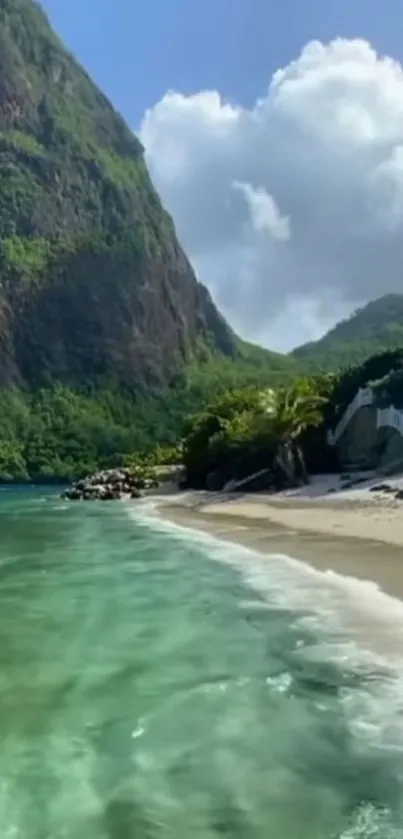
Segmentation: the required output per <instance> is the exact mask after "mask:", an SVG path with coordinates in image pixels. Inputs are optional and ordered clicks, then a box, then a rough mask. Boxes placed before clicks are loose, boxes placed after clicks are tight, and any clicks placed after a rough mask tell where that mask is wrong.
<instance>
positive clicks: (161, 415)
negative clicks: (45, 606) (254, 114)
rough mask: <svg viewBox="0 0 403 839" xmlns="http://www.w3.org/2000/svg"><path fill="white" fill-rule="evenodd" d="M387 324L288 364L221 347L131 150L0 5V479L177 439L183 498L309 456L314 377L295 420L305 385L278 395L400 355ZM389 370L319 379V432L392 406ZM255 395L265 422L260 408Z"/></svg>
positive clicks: (138, 151)
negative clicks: (186, 484)
mask: <svg viewBox="0 0 403 839" xmlns="http://www.w3.org/2000/svg"><path fill="white" fill-rule="evenodd" d="M401 323H403V298H402V297H399V296H389V297H387V298H383V299H382V300H381V301H377V302H376V303H374V304H371V305H369V306H368V307H366V308H365V309H363V310H361V312H359V313H357V315H356V316H355V317H354V318H353V319H351V320H349V321H347V322H345V323H343V324H340V325H339V326H338V327H336V329H335V330H332V332H331V333H329V335H328V336H326V337H325V338H324V339H322V341H319V342H317V343H316V344H313V345H308V346H306V347H303V348H300V350H298V351H296V352H295V353H293V354H290V355H281V354H279V353H274V352H269V351H267V350H263V349H261V348H259V347H256V346H254V345H252V344H248V343H246V342H242V341H239V340H238V339H237V338H236V336H235V335H234V334H233V333H232V331H231V329H230V328H229V327H228V325H227V324H226V323H225V321H224V320H223V319H222V318H221V316H220V315H219V313H218V312H217V310H216V308H215V306H214V304H213V302H212V300H211V298H210V296H209V294H208V292H207V291H206V289H205V288H204V287H203V286H202V285H201V284H200V283H198V282H197V280H196V278H195V276H194V274H193V271H192V269H191V266H190V265H189V263H188V261H187V259H186V257H185V255H184V254H183V252H182V251H181V249H180V246H179V244H178V242H177V239H176V236H175V231H174V227H173V224H172V220H171V219H170V217H169V216H168V214H167V213H166V212H165V210H164V208H163V207H162V205H161V203H160V201H159V198H158V195H157V194H156V192H155V190H154V188H153V185H152V183H151V181H150V178H149V175H148V172H147V169H146V166H145V164H144V159H143V149H142V147H141V144H140V143H139V141H138V140H137V138H136V137H134V135H133V134H132V132H131V131H130V130H129V129H128V127H127V126H126V125H125V123H124V122H123V120H122V119H121V117H120V116H119V115H118V114H116V112H115V111H114V109H113V108H112V107H111V105H110V104H109V102H108V101H107V100H106V98H105V97H104V96H103V94H102V93H101V92H100V91H99V90H98V89H97V88H96V87H95V86H94V84H93V83H92V82H91V80H90V79H89V77H88V76H87V74H86V73H85V72H84V71H83V70H82V69H81V68H80V67H79V66H78V64H77V63H76V62H75V60H74V59H73V58H72V57H71V56H70V55H69V54H68V53H67V52H66V50H65V49H64V48H63V46H62V45H61V43H60V41H59V39H58V38H57V36H56V35H55V34H54V33H53V32H52V30H51V28H50V27H49V24H48V22H47V19H46V17H45V15H44V13H43V11H42V10H41V8H40V6H39V5H38V4H37V3H35V2H33V0H0V480H1V479H3V480H8V479H10V478H17V479H21V480H22V479H23V480H26V479H28V478H29V479H34V480H47V479H50V478H52V479H60V480H64V479H66V478H70V477H72V476H77V475H80V474H82V473H83V472H88V471H91V470H92V469H94V468H96V467H97V466H108V465H111V464H113V465H115V464H117V463H119V462H126V461H127V460H128V459H129V460H130V458H132V459H133V457H134V455H135V453H138V452H144V453H145V455H146V459H147V458H149V453H150V452H151V451H152V450H153V448H154V447H155V445H156V444H162V445H164V446H165V445H168V446H172V445H174V444H176V443H177V441H178V440H180V439H181V438H182V437H183V435H184V433H185V432H186V435H187V436H186V447H187V448H186V456H187V457H188V458H189V459H190V460H189V464H190V461H192V464H191V470H193V476H194V480H195V481H198V482H199V483H203V481H204V479H205V475H206V474H207V471H208V470H211V469H213V468H215V465H216V464H220V465H222V464H227V465H228V469H229V471H234V464H236V469H235V471H236V473H237V474H244V473H246V472H247V471H248V469H249V468H251V467H253V468H254V466H255V465H256V466H257V467H259V464H260V463H261V462H262V460H263V461H264V462H267V461H268V460H270V457H271V456H274V455H275V452H276V451H277V452H278V446H279V441H282V440H291V439H295V436H297V437H300V436H302V437H304V435H305V437H304V439H308V440H311V443H309V445H308V449H309V450H310V451H313V450H315V451H316V452H317V453H321V455H323V453H324V449H323V433H322V431H323V429H322V428H321V427H319V428H318V427H317V426H318V423H317V420H318V415H317V413H316V414H315V411H316V410H317V408H318V405H317V406H316V408H315V407H314V403H315V399H316V397H317V396H319V397H320V398H321V399H322V398H323V397H324V396H327V395H328V390H329V382H330V379H326V384H324V382H325V380H322V383H320V380H319V378H316V379H315V381H314V384H312V383H311V384H310V385H309V388H311V387H313V391H314V392H313V393H310V395H309V400H310V403H309V404H310V406H311V408H312V410H313V413H312V414H311V419H310V420H309V422H308V416H307V414H305V415H304V413H303V410H302V403H301V401H300V397H301V388H302V390H303V389H304V388H306V387H307V386H308V385H307V383H306V381H305V384H304V385H302V383H301V382H300V384H299V385H298V387H299V395H298V394H297V393H296V392H295V390H293V389H292V388H293V382H294V381H295V379H296V378H297V377H300V376H301V375H302V374H303V373H304V371H306V370H308V371H317V370H322V369H327V370H329V369H337V368H339V367H346V366H348V365H351V364H352V363H355V362H356V361H357V360H362V359H363V358H364V356H367V355H371V354H373V352H374V351H377V350H378V349H383V348H385V347H394V346H395V345H396V343H402V344H403V327H402V326H401V325H400V324H401ZM399 365H400V362H399V360H398V357H397V356H395V355H394V354H393V353H392V356H390V357H387V356H382V357H379V359H378V360H376V359H372V360H370V361H368V362H367V366H365V365H362V366H361V367H360V368H352V369H349V370H346V372H345V373H344V374H343V376H341V377H340V376H339V377H336V378H335V379H334V380H332V387H333V386H334V392H332V396H331V400H330V402H329V405H328V406H327V407H324V408H323V412H322V407H321V409H320V410H321V412H322V413H323V416H324V421H326V422H332V421H333V419H334V417H335V416H337V414H338V412H340V411H342V410H343V406H345V404H347V403H348V401H349V400H350V399H351V398H352V397H353V396H354V393H355V391H356V389H357V387H358V386H359V385H360V384H361V386H363V385H364V384H365V383H366V382H367V381H368V380H371V381H372V380H377V382H378V385H377V387H378V388H379V393H380V394H382V393H383V394H385V388H386V390H387V392H388V393H389V392H392V391H393V393H395V396H394V399H395V404H398V402H397V401H396V400H397V399H398V398H399V396H398V391H399V385H398V382H400V379H399V375H401V374H400V373H399V370H401V365H400V366H399ZM393 367H395V368H396V372H395V373H394V374H393V376H391V374H390V371H391V369H392V368H393ZM273 388H274V389H276V393H277V396H276V400H277V401H276V406H277V407H276V411H275V415H276V417H277V420H276V422H277V425H276V424H275V423H274V419H273V417H274V414H273V415H272V417H271V420H270V422H268V415H267V405H266V409H265V408H264V407H263V404H262V399H261V393H262V392H263V393H266V394H267V393H268V389H273ZM393 388H394V390H393ZM315 394H316V396H315ZM313 396H315V399H313ZM380 398H381V396H380ZM309 400H308V401H309ZM312 400H313V401H312ZM307 404H308V403H307ZM320 404H321V406H322V405H323V403H320ZM208 406H210V407H208ZM287 406H288V407H287ZM201 408H203V411H202V413H201V414H200V410H201ZM308 413H309V412H308ZM195 414H197V417H196V419H195V420H193V422H191V423H190V425H189V424H188V426H187V427H186V421H187V417H188V416H189V415H195ZM291 416H294V420H295V421H296V423H297V426H296V427H298V429H299V430H298V434H295V429H294V432H291V426H292V423H291ZM281 423H283V425H281ZM298 423H299V425H298ZM307 427H308V429H309V430H308V431H307V430H306V429H307ZM303 429H305V430H303ZM306 435H308V437H306ZM309 435H311V436H309ZM312 435H313V436H312ZM192 441H193V442H192ZM312 441H314V443H312ZM270 453H271V454H270ZM136 456H137V455H136ZM192 458H193V460H192ZM147 462H149V460H147Z"/></svg>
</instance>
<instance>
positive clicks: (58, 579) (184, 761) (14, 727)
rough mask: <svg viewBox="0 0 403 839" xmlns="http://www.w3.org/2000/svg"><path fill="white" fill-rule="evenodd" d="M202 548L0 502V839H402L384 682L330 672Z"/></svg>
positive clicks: (350, 668)
mask: <svg viewBox="0 0 403 839" xmlns="http://www.w3.org/2000/svg"><path fill="white" fill-rule="evenodd" d="M208 550H209V549H208V546H207V545H206V544H205V543H202V542H200V544H199V545H197V543H196V542H195V541H194V540H190V539H189V540H186V539H184V538H183V537H181V538H176V537H175V535H174V534H168V533H163V532H159V531H158V530H153V529H151V528H149V527H146V526H142V525H140V524H138V523H137V524H136V523H135V522H134V521H132V520H131V519H130V517H129V515H128V511H127V509H126V508H125V505H116V506H114V505H110V506H109V505H104V506H102V505H101V506H100V507H98V506H97V505H94V506H91V505H89V506H86V505H77V506H71V507H68V508H66V507H65V506H63V505H62V504H61V503H60V502H59V501H58V500H57V499H56V498H54V497H53V496H52V495H48V496H47V497H40V496H39V495H35V494H33V493H23V494H20V495H18V496H16V495H13V494H11V493H3V494H2V495H1V497H0V738H1V750H0V836H1V838H2V839H11V838H12V839H62V837H63V839H73V837H74V839H133V838H134V837H135V839H149V838H150V839H152V838H153V837H161V839H168V837H172V839H174V837H175V839H176V838H177V837H183V839H186V838H187V837H189V839H191V838H192V839H193V837H200V839H214V837H235V838H236V837H242V839H249V837H250V838H251V839H255V838H256V839H260V837H261V838H262V839H263V837H264V839H356V837H362V839H371V837H376V838H377V837H379V838H381V837H382V839H396V837H397V836H399V837H401V836H402V835H403V834H402V831H403V818H402V811H401V808H402V771H403V765H402V758H401V755H402V752H401V751H400V749H399V748H392V745H394V746H396V742H398V739H397V734H396V736H395V737H394V743H393V744H392V743H391V742H390V740H389V741H388V742H386V743H385V742H383V739H382V737H380V733H379V732H380V730H382V731H383V728H382V726H383V724H384V720H382V719H380V718H379V714H380V710H379V709H380V707H381V703H380V699H381V700H382V697H383V696H384V693H383V691H384V690H386V687H387V694H385V695H387V696H389V697H390V699H391V698H392V697H394V696H395V695H396V682H395V680H394V679H391V675H390V673H389V672H388V670H387V668H385V672H381V671H380V670H379V667H378V665H376V666H375V665H374V666H373V667H372V669H371V667H369V665H368V663H366V664H365V666H358V665H357V663H356V662H354V664H352V663H351V662H350V663H349V662H348V661H345V662H344V664H343V666H341V665H340V664H336V663H334V662H333V663H332V656H331V655H330V646H329V645H330V641H329V639H325V640H324V636H323V637H322V641H321V644H320V645H319V643H318V641H319V629H318V628H317V629H315V630H314V628H313V626H312V622H308V623H307V622H305V623H304V620H303V617H304V615H303V614H302V613H301V614H296V612H295V611H294V612H292V611H291V610H290V609H287V608H284V607H282V608H279V606H278V603H276V604H274V602H273V603H271V602H270V591H269V592H268V594H267V598H266V596H265V597H263V595H262V594H259V593H258V592H256V591H253V590H252V589H250V588H249V589H248V587H247V586H246V584H245V582H244V581H243V579H242V577H241V575H240V574H239V572H238V571H237V570H236V569H234V568H231V567H230V566H226V565H221V564H218V563H213V562H211V561H210V560H209V557H208ZM269 589H270V586H269ZM327 652H328V653H329V655H328V656H327ZM388 679H389V684H387V681H388ZM385 685H386V687H385ZM374 690H375V693H377V697H376V698H377V705H376V708H377V711H376V714H375V715H373V716H372V717H371V716H370V715H368V707H370V706H371V702H372V696H373V691H374ZM371 707H372V706H371ZM386 713H387V714H388V715H389V717H388V719H389V721H390V725H392V727H393V726H396V725H397V723H396V717H395V716H393V714H394V706H393V707H392V699H391V702H390V704H389V706H388V707H387V708H385V714H386ZM393 730H394V731H396V732H397V728H393Z"/></svg>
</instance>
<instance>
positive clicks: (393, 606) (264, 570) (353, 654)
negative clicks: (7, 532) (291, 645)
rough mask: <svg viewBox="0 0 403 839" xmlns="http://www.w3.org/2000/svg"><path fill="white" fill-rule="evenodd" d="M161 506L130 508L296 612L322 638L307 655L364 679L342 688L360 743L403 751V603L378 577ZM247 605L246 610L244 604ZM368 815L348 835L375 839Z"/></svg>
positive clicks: (275, 604) (298, 622)
mask: <svg viewBox="0 0 403 839" xmlns="http://www.w3.org/2000/svg"><path fill="white" fill-rule="evenodd" d="M156 507H157V504H156V503H155V502H152V501H147V502H146V503H143V504H140V505H138V506H136V508H133V507H131V508H128V509H129V510H130V515H131V516H132V517H133V518H134V519H135V521H136V522H137V523H138V524H140V525H141V524H143V525H144V526H146V527H151V528H152V529H154V530H159V531H161V532H165V533H169V534H170V535H171V536H172V537H174V538H176V539H178V540H181V541H183V540H184V541H186V542H187V543H188V544H189V543H192V544H193V545H194V546H195V547H196V548H197V549H199V550H201V551H203V553H205V554H206V555H207V556H208V557H209V558H210V559H214V560H217V561H219V562H221V563H227V564H230V565H232V566H235V567H236V568H237V569H238V570H239V571H240V572H241V573H242V575H243V577H244V579H245V581H246V582H247V584H248V585H249V586H250V587H251V588H253V589H255V590H257V591H259V593H260V594H263V595H264V597H265V599H266V601H267V603H268V605H269V606H270V608H271V609H275V608H278V609H289V610H290V611H291V610H292V611H293V612H294V613H295V618H294V625H295V626H296V627H298V628H300V629H301V631H302V630H306V629H310V630H312V631H313V632H314V633H316V634H317V637H318V643H317V644H315V645H313V646H308V647H307V646H306V645H305V644H304V643H302V642H301V645H300V654H301V655H302V656H304V657H311V658H313V659H316V660H317V661H322V662H330V663H332V664H335V665H337V666H339V667H340V668H341V669H342V670H343V671H347V672H351V673H355V674H356V675H359V676H362V679H363V687H362V689H360V688H356V687H354V690H351V689H349V688H346V689H344V690H342V691H341V692H340V698H341V700H342V702H343V705H344V708H345V712H346V716H347V722H348V724H349V727H350V730H351V732H352V733H353V734H354V737H355V738H356V740H357V742H359V741H360V740H363V741H366V742H368V741H371V743H372V745H373V746H374V747H376V748H378V749H386V750H388V751H390V750H394V751H398V752H401V754H402V756H403V602H402V601H400V600H397V599H395V598H393V597H391V596H389V595H387V594H385V593H384V592H382V591H381V589H380V588H379V586H378V585H377V584H376V583H374V582H372V581H369V580H368V581H363V580H358V579H355V578H353V577H346V576H342V575H341V574H338V573H336V572H334V571H321V570H318V569H317V568H314V567H313V566H310V565H309V564H307V563H305V562H302V561H300V560H297V559H295V558H293V557H290V556H287V555H284V554H270V555H263V554H261V553H259V552H257V551H254V550H250V549H248V548H245V547H242V546H240V545H237V544H234V543H232V542H230V541H223V540H221V539H218V538H216V537H215V536H212V535H211V534H208V533H206V532H201V531H198V530H195V529H193V528H188V527H185V526H182V525H178V524H174V523H172V522H169V521H166V520H164V519H162V518H160V517H158V516H156V515H155V510H156ZM240 607H241V608H242V607H245V602H244V601H243V603H241V604H240ZM320 638H322V641H319V639H320ZM287 678H288V674H285V675H284V676H283V677H282V679H281V684H279V686H278V687H280V689H281V690H286V689H287V687H284V685H287V684H288V682H287ZM273 687H275V686H273ZM365 819H366V816H365V814H364V815H362V817H360V821H359V822H357V825H356V827H352V831H353V832H350V833H346V834H344V835H343V837H341V839H350V837H351V839H353V837H354V839H355V837H361V836H363V837H364V836H365V839H367V836H368V834H365V830H364V827H363V826H361V825H364V824H365ZM354 831H355V832H354ZM360 831H361V832H360ZM363 831H364V832H363ZM369 835H372V834H369ZM373 835H374V836H375V835H378V834H377V833H374V834H373Z"/></svg>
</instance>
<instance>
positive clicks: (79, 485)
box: [62, 469, 158, 501]
mask: <svg viewBox="0 0 403 839" xmlns="http://www.w3.org/2000/svg"><path fill="white" fill-rule="evenodd" d="M157 487H158V481H157V480H153V479H150V478H142V477H140V476H138V475H135V474H133V472H131V471H130V469H106V470H104V471H102V472H96V473H95V474H94V475H89V476H88V477H87V478H82V479H81V480H79V481H76V482H75V483H74V484H73V486H71V487H70V488H69V489H66V490H65V491H64V492H63V493H62V498H64V499H65V500H67V501H119V500H120V499H121V498H141V495H142V492H143V491H144V490H151V489H155V488H157Z"/></svg>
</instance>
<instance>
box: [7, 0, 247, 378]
mask: <svg viewBox="0 0 403 839" xmlns="http://www.w3.org/2000/svg"><path fill="white" fill-rule="evenodd" d="M205 348H209V350H210V351H212V352H213V353H214V352H218V353H222V354H223V355H224V356H229V357H232V356H233V355H236V354H237V344H236V339H235V337H234V336H233V334H232V332H231V330H230V329H229V327H228V326H227V324H226V323H225V322H224V320H223V318H222V317H221V316H220V315H219V313H218V312H217V310H216V308H215V306H214V304H213V302H212V300H211V298H210V296H209V294H208V292H207V290H206V289H205V288H204V287H203V286H202V285H201V284H200V283H199V282H198V281H197V280H196V278H195V276H194V273H193V271H192V268H191V266H190V264H189V262H188V260H187V258H186V256H185V255H184V253H183V251H182V250H181V248H180V246H179V244H178V241H177V239H176V235H175V230H174V227H173V224H172V221H171V218H170V217H169V216H168V214H167V213H166V212H165V210H164V209H163V207H162V205H161V203H160V201H159V198H158V196H157V194H156V192H155V190H154V188H153V186H152V183H151V181H150V178H149V176H148V172H147V169H146V166H145V163H144V159H143V149H142V147H141V144H140V143H139V141H138V140H137V138H136V137H135V136H134V135H133V134H132V133H131V132H130V130H129V129H128V128H127V126H126V125H125V123H124V122H123V120H122V119H121V117H120V116H119V115H118V114H116V113H115V111H114V110H113V108H112V106H111V105H110V104H109V102H108V101H107V100H106V98H105V97H104V96H103V94H102V93H100V91H99V90H98V89H97V88H96V86H95V85H94V84H93V83H92V82H91V80H90V79H89V78H88V76H87V75H86V73H85V72H84V71H83V70H82V69H81V68H80V67H79V66H78V64H77V63H76V61H75V60H74V59H73V58H72V56H71V55H69V54H68V53H67V52H66V50H65V49H64V48H63V46H62V45H61V43H60V42H59V40H58V38H57V37H56V35H55V34H54V33H53V31H52V29H51V28H50V26H49V24H48V21H47V19H46V17H45V15H44V13H43V11H42V10H41V8H40V7H39V6H38V5H37V4H36V3H34V2H33V0H0V385H1V386H5V385H6V386H8V385H15V384H16V385H28V386H29V387H34V388H36V387H37V386H38V385H49V384H50V383H53V382H62V383H64V384H67V385H69V386H72V387H76V386H81V385H83V384H86V383H88V382H89V381H90V382H91V384H92V385H94V384H96V383H97V382H103V381H105V380H113V382H114V383H115V384H119V385H124V386H128V387H134V388H137V389H140V390H143V391H144V390H146V389H148V388H150V387H151V388H152V387H157V388H158V387H159V386H161V385H164V384H165V383H166V382H167V381H168V379H169V376H170V374H171V372H172V370H173V369H174V367H175V365H177V364H178V362H181V361H186V360H190V359H192V358H194V357H195V355H197V354H198V353H200V352H201V351H203V349H205Z"/></svg>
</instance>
